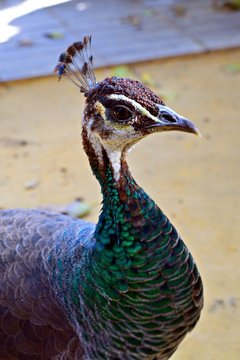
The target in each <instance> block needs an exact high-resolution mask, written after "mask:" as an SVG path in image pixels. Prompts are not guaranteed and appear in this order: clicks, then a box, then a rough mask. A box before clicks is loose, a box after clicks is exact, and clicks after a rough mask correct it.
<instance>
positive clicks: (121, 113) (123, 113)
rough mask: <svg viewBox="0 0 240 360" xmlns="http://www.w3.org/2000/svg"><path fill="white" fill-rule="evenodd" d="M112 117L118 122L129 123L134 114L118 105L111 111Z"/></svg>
mask: <svg viewBox="0 0 240 360" xmlns="http://www.w3.org/2000/svg"><path fill="white" fill-rule="evenodd" d="M111 115H112V117H113V118H114V119H115V120H117V121H122V122H124V121H127V120H130V119H131V117H132V112H131V111H130V110H129V109H128V108H127V107H126V106H123V105H116V106H114V108H113V109H111Z"/></svg>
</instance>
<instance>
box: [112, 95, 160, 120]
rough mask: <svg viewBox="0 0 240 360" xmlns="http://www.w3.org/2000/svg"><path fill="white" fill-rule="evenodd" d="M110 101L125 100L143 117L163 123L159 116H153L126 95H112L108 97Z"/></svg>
mask: <svg viewBox="0 0 240 360" xmlns="http://www.w3.org/2000/svg"><path fill="white" fill-rule="evenodd" d="M108 98H109V99H112V100H124V101H127V102H129V103H130V104H131V105H132V106H133V107H134V108H135V109H136V110H138V111H139V112H140V113H141V114H142V115H144V116H147V117H148V118H149V119H152V120H154V121H156V122H158V123H163V122H162V121H161V120H160V119H159V118H158V117H157V116H153V115H152V114H151V113H150V112H149V111H148V110H147V109H145V108H144V107H143V106H142V105H141V104H139V103H138V102H137V101H135V100H132V99H129V98H128V97H127V96H125V95H121V94H111V95H109V96H108Z"/></svg>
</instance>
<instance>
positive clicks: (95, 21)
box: [0, 0, 240, 81]
mask: <svg viewBox="0 0 240 360" xmlns="http://www.w3.org/2000/svg"><path fill="white" fill-rule="evenodd" d="M19 2H20V0H5V1H4V2H3V3H2V4H1V6H0V9H4V8H5V7H6V6H10V5H17V4H19ZM79 4H80V5H79ZM81 4H85V5H86V8H85V9H84V6H83V5H81ZM139 5H140V3H139V2H138V1H129V0H122V1H118V0H111V1H109V0H101V1H99V0H88V1H87V2H85V3H83V2H82V3H79V1H78V0H74V1H71V2H67V3H64V4H61V5H58V6H53V7H50V8H45V9H42V10H38V11H35V12H33V13H30V14H28V15H26V16H22V17H19V18H16V19H15V20H14V21H12V23H11V24H10V25H13V26H18V27H19V29H20V32H19V33H18V34H17V35H15V36H14V37H12V38H11V39H10V40H9V41H8V42H6V43H3V44H0V77H1V79H2V81H3V80H4V81H7V80H14V79H20V78H26V77H33V76H43V75H48V74H51V71H52V68H53V66H54V65H55V64H56V61H57V57H58V55H59V54H60V52H62V51H64V50H65V49H66V47H67V46H68V45H69V44H71V43H72V42H73V41H78V40H80V39H81V38H82V37H83V35H86V34H92V35H93V51H94V55H95V56H94V57H95V63H96V65H97V66H106V65H113V64H114V65H115V64H122V63H132V62H134V61H143V60H148V59H154V58H159V57H166V56H177V55H183V54H188V53H197V52H203V51H209V50H215V49H221V48H228V47H237V46H239V45H240V35H239V34H240V31H239V30H240V13H239V12H224V11H216V9H213V7H212V1H211V0H202V1H201V2H199V1H198V2H197V1H189V0H179V1H176V0H142V1H141V6H139ZM176 5H177V6H179V5H180V6H182V7H183V8H184V7H185V9H186V12H185V14H183V15H184V16H177V15H176ZM79 6H83V7H82V10H81V11H80V10H79V9H80V8H79ZM174 6H175V8H174ZM77 9H78V10H77ZM46 33H58V34H59V35H60V36H61V35H63V38H61V39H58V40H52V39H49V38H47V37H46ZM23 39H26V40H30V41H32V46H28V47H27V46H25V47H23V46H19V44H20V43H21V40H23Z"/></svg>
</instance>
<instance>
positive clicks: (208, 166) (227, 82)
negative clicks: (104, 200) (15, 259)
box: [0, 0, 240, 360]
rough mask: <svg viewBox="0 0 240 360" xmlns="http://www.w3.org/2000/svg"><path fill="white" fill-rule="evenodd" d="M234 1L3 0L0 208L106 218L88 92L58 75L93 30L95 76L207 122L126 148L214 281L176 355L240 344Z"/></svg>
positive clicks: (193, 357)
mask: <svg viewBox="0 0 240 360" xmlns="http://www.w3.org/2000/svg"><path fill="white" fill-rule="evenodd" d="M239 10H240V1H238V0H232V1H231V0H229V1H224V0H201V1H197V0H178V1H177V0H122V1H120V0H111V1H107V0H86V1H71V0H42V1H39V0H26V1H19V0H18V1H17V0H0V81H1V83H0V208H10V207H33V208H38V207H42V208H47V209H51V210H56V211H65V212H69V213H70V214H71V215H73V216H85V218H86V219H88V220H91V221H94V222H96V221H97V217H98V213H99V210H100V201H101V196H100V190H99V186H98V184H97V182H96V180H95V179H94V178H93V176H92V173H91V170H90V167H89V165H88V160H87V158H86V155H85V154H84V152H83V150H82V145H81V139H80V133H81V114H82V111H83V107H84V98H83V96H82V95H81V94H80V93H79V91H78V89H77V88H76V87H74V86H73V84H72V83H70V82H68V81H67V80H66V79H63V80H62V81H61V82H60V83H58V81H57V78H56V76H55V75H54V74H53V69H54V67H55V66H56V64H57V60H58V56H59V54H60V53H61V52H62V51H64V50H65V49H66V48H67V47H68V46H69V45H70V44H71V43H72V42H74V41H79V40H81V39H82V38H83V36H84V35H90V34H91V35H92V37H93V42H92V45H93V46H92V48H93V53H94V61H95V67H96V76H97V79H98V80H102V79H104V78H105V77H106V76H112V75H115V76H120V77H131V78H134V79H137V80H140V81H142V82H144V83H145V84H146V85H147V86H149V87H150V88H151V89H152V90H154V91H155V92H156V93H157V94H158V95H159V96H161V97H162V98H163V100H164V101H165V102H166V103H167V105H168V106H170V107H172V108H173V109H174V110H175V111H177V112H179V113H181V114H182V115H184V116H185V117H187V118H189V119H191V120H192V121H194V123H195V124H196V125H197V127H198V128H199V129H200V131H201V133H202V138H201V139H200V138H197V137H194V136H191V135H189V134H183V133H169V134H167V133H166V134H157V135H153V136H152V137H150V138H147V139H145V140H143V141H142V142H141V143H140V144H139V145H138V146H137V147H136V148H135V149H134V151H133V152H132V153H131V154H130V155H129V164H130V168H131V171H132V173H133V175H134V177H135V178H136V180H137V181H138V183H139V184H140V185H141V186H142V187H143V188H144V189H145V191H146V192H147V193H149V194H150V195H151V196H152V197H153V199H154V200H155V201H156V202H157V204H158V205H159V206H160V207H161V208H162V210H163V211H164V212H165V213H166V214H167V215H168V216H169V218H170V219H171V221H172V222H173V223H174V225H175V226H176V227H177V229H178V230H179V232H180V233H181V234H182V236H183V239H184V240H185V242H186V244H187V246H188V247H189V249H190V250H191V252H192V253H193V256H194V258H195V259H196V262H197V264H198V267H199V269H200V272H201V273H202V276H203V281H204V285H205V308H204V311H203V314H202V317H201V320H200V322H199V323H198V325H197V327H196V328H195V329H194V331H193V332H192V333H191V334H189V335H188V336H187V337H186V339H185V340H184V342H183V343H182V344H181V346H180V348H179V350H178V351H177V352H176V354H174V356H173V357H172V359H173V360H216V359H218V360H229V359H231V360H235V359H236V360H237V359H239V354H240V341H239V339H240V286H239V284H240V280H239V279H240V268H239V266H238V264H239V263H240V245H239V240H238V239H239V230H240V221H239V220H240V216H239V214H240V201H239V199H240V190H239V175H240V166H239V165H240V161H239V160H240V159H239V153H240V152H239V145H240V144H239V143H240V140H239V133H240V115H239V114H240V101H239V99H240V49H239V45H240V11H239Z"/></svg>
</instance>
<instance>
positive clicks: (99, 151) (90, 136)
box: [83, 118, 103, 162]
mask: <svg viewBox="0 0 240 360" xmlns="http://www.w3.org/2000/svg"><path fill="white" fill-rule="evenodd" d="M93 123H94V119H93V118H91V119H90V120H89V121H85V119H84V118H83V124H84V125H85V128H86V130H87V136H88V140H89V141H90V143H91V145H92V147H93V149H94V150H95V154H96V156H97V158H98V160H99V161H100V162H102V161H103V156H102V145H101V143H100V140H99V139H98V137H97V136H96V135H95V134H94V133H93V131H92V125H93Z"/></svg>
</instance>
